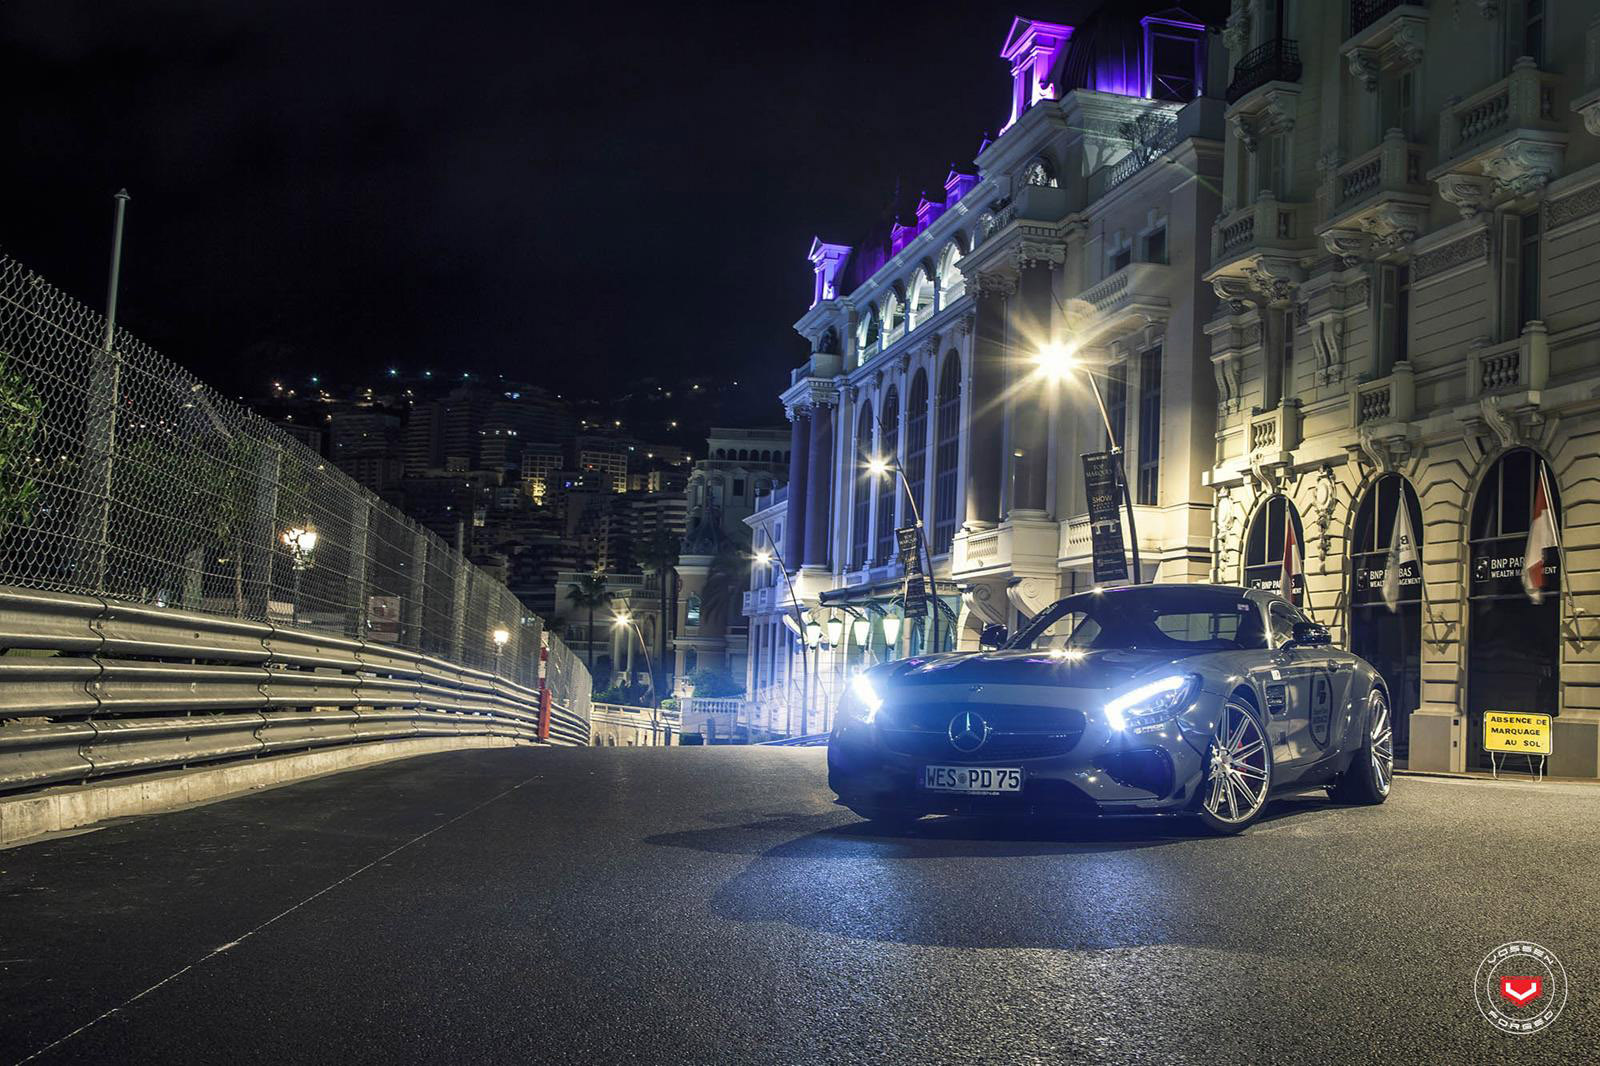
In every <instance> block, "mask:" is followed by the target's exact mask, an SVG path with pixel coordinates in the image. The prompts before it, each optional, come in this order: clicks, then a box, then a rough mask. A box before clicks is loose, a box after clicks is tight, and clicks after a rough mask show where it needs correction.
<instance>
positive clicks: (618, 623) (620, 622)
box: [611, 611, 659, 707]
mask: <svg viewBox="0 0 1600 1066" xmlns="http://www.w3.org/2000/svg"><path fill="white" fill-rule="evenodd" d="M611 624H612V625H613V626H615V627H616V628H618V629H631V630H632V631H633V636H634V639H635V640H637V641H638V642H639V650H640V651H642V652H644V668H645V669H646V670H647V671H649V673H650V698H651V703H650V705H651V706H652V707H654V706H655V701H656V699H657V698H658V696H659V694H658V693H657V692H656V668H655V664H653V663H652V662H651V661H650V649H649V648H647V647H645V643H644V634H643V633H641V632H640V631H639V627H638V625H637V624H635V623H634V620H633V615H631V614H629V613H628V612H627V611H618V612H617V613H616V614H614V615H612V616H611ZM628 684H629V686H632V684H633V678H631V677H630V678H628Z"/></svg>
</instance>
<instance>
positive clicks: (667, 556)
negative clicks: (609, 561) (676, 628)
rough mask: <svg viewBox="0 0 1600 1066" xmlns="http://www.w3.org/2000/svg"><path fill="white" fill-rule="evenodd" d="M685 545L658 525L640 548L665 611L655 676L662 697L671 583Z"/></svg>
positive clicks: (658, 633) (659, 631)
mask: <svg viewBox="0 0 1600 1066" xmlns="http://www.w3.org/2000/svg"><path fill="white" fill-rule="evenodd" d="M681 547H682V544H681V542H680V541H679V540H678V538H677V537H675V536H673V535H672V534H671V533H669V532H667V531H666V530H664V529H658V530H656V532H655V534H654V535H653V536H652V537H651V538H650V539H649V540H647V541H645V544H644V547H643V548H642V549H640V551H639V562H640V563H641V564H643V566H644V568H645V569H647V570H653V571H655V574H656V584H657V585H658V586H659V588H658V589H657V590H656V591H657V592H658V593H659V594H660V597H661V614H660V615H659V616H658V617H659V618H660V622H659V623H658V624H657V626H656V644H657V646H658V647H657V654H656V673H657V674H658V675H659V676H657V677H655V678H654V679H653V682H654V685H655V691H656V698H657V699H660V698H661V693H663V692H665V691H666V688H665V686H664V682H665V680H666V675H667V619H668V618H669V617H671V616H670V615H668V614H667V586H668V584H669V583H670V582H671V581H672V568H673V567H674V566H676V565H678V550H679V549H680V548H681Z"/></svg>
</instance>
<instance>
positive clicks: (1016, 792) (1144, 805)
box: [828, 585, 1394, 833]
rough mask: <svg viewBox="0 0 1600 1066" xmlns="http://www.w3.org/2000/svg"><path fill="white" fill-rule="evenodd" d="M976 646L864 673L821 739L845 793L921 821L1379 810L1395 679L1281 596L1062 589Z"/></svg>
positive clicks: (1214, 823)
mask: <svg viewBox="0 0 1600 1066" xmlns="http://www.w3.org/2000/svg"><path fill="white" fill-rule="evenodd" d="M983 636H984V639H983V644H984V648H983V650H981V651H977V652H968V653H953V654H943V655H930V656H924V657H919V658H911V659H903V660H899V661H895V662H889V663H884V664H881V665H878V666H875V667H873V668H871V669H869V670H867V671H865V672H864V673H861V674H859V675H857V676H856V677H855V678H854V680H853V681H852V683H851V684H850V686H849V688H848V692H847V694H846V696H845V698H844V699H843V701H842V704H841V707H840V713H839V715H838V721H837V724H836V726H835V728H834V731H833V733H832V735H831V736H830V737H829V743H828V783H829V785H830V787H832V789H833V790H834V792H835V793H836V794H837V795H838V797H839V802H840V803H842V804H844V805H845V806H847V807H849V808H850V809H851V810H853V811H855V812H856V813H857V814H860V815H861V816H862V817H864V818H867V819H870V820H871V821H873V822H875V823H878V824H879V825H881V826H882V827H884V828H895V827H899V826H903V825H905V824H908V823H909V822H911V821H913V820H915V819H916V818H919V817H921V816H922V815H925V814H975V815H1002V814H1016V815H1038V816H1052V815H1074V814H1105V815H1113V814H1176V813H1184V814H1193V815H1195V816H1196V817H1198V818H1199V819H1200V820H1201V821H1202V822H1203V823H1204V824H1205V825H1206V826H1207V827H1209V828H1210V829H1212V830H1213V831H1216V832H1219V833H1237V832H1239V831H1241V830H1243V829H1244V828H1245V827H1247V826H1249V825H1250V824H1251V823H1252V822H1254V821H1255V820H1256V819H1257V818H1258V817H1260V815H1261V811H1262V808H1263V807H1264V806H1265V805H1266V802H1267V797H1268V796H1269V795H1270V794H1272V793H1273V792H1275V791H1278V790H1284V789H1304V788H1312V787H1326V788H1327V789H1328V790H1329V792H1330V793H1331V794H1332V795H1333V796H1334V798H1335V799H1338V800H1341V801H1345V802H1350V803H1366V804H1373V803H1382V802H1383V801H1384V800H1385V799H1386V798H1387V797H1388V795H1389V789H1390V785H1391V781H1392V778H1393V773H1394V746H1393V727H1392V722H1391V720H1390V710H1389V709H1390V706H1391V702H1390V698H1389V689H1388V686H1387V685H1386V684H1385V683H1384V680H1383V678H1382V677H1380V676H1379V675H1378V673H1377V671H1376V670H1374V669H1373V668H1372V666H1371V665H1370V664H1369V663H1367V662H1366V661H1365V660H1363V659H1360V658H1358V657H1357V656H1355V655H1352V654H1350V653H1349V652H1347V651H1342V650H1340V649H1338V648H1335V647H1333V646H1332V645H1331V644H1330V642H1329V636H1328V630H1327V629H1326V628H1325V627H1324V626H1321V625H1318V624H1317V623H1315V622H1313V621H1311V620H1310V619H1308V618H1307V617H1306V616H1305V614H1304V613H1303V612H1301V611H1300V609H1299V608H1297V607H1295V606H1294V605H1293V604H1291V603H1290V602H1289V601H1287V600H1285V599H1282V598H1280V597H1279V596H1276V595H1274V594H1271V593H1267V592H1261V591H1256V590H1250V589H1243V588H1232V587H1227V586H1219V585H1136V586H1130V587H1126V588H1116V589H1106V590H1097V591H1095V592H1089V593H1084V594H1081V595H1076V596H1069V597H1068V598H1066V599H1063V600H1060V601H1058V602H1057V603H1055V604H1054V605H1052V606H1051V607H1049V608H1048V609H1046V610H1045V611H1043V612H1041V613H1040V614H1039V615H1037V616H1036V617H1035V618H1034V619H1033V620H1032V621H1031V622H1030V623H1029V624H1028V625H1027V626H1026V627H1025V628H1023V629H1022V630H1021V632H1019V633H1017V634H1016V635H1015V636H1010V637H1008V636H1007V635H1006V633H1005V630H1004V628H1003V627H999V626H990V627H988V628H987V629H986V630H985V631H984V634H983Z"/></svg>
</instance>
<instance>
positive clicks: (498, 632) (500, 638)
mask: <svg viewBox="0 0 1600 1066" xmlns="http://www.w3.org/2000/svg"><path fill="white" fill-rule="evenodd" d="M492 636H493V637H494V672H495V675H496V676H499V674H500V655H501V653H502V652H504V651H505V650H506V645H507V644H508V643H510V641H511V630H509V629H507V628H506V627H505V626H497V627H495V631H494V633H493V634H492Z"/></svg>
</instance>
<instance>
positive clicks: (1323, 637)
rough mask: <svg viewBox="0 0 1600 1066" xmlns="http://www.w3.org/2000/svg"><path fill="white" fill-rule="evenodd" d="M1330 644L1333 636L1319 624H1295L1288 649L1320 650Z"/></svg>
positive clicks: (1326, 628)
mask: <svg viewBox="0 0 1600 1066" xmlns="http://www.w3.org/2000/svg"><path fill="white" fill-rule="evenodd" d="M1332 643H1333V635H1332V634H1330V633H1329V632H1328V627H1327V626H1325V625H1323V624H1322V623H1320V622H1296V623H1295V624H1294V630H1293V636H1291V637H1290V638H1289V645H1290V647H1295V648H1320V647H1324V646H1325V645H1328V644H1332Z"/></svg>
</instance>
